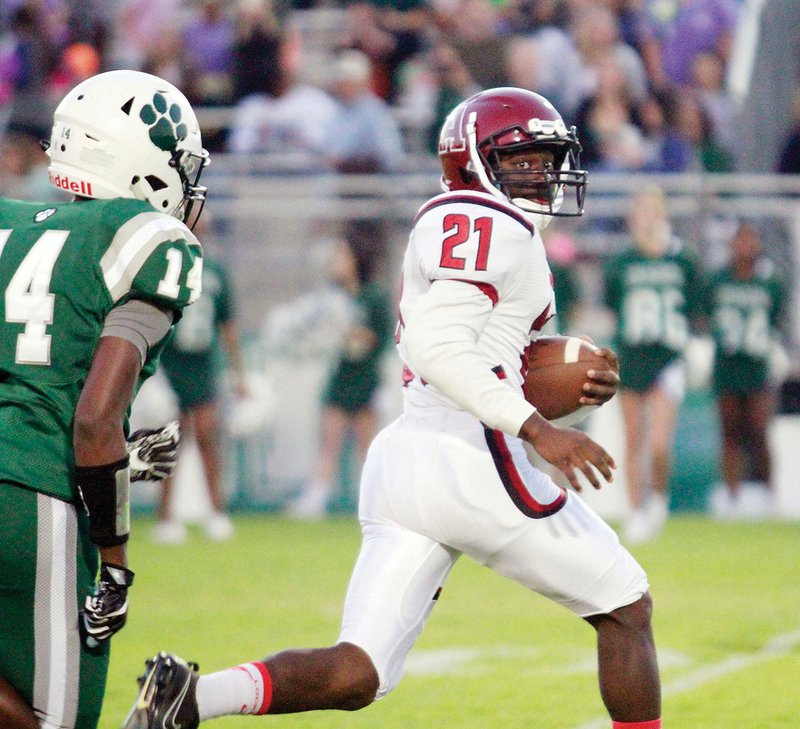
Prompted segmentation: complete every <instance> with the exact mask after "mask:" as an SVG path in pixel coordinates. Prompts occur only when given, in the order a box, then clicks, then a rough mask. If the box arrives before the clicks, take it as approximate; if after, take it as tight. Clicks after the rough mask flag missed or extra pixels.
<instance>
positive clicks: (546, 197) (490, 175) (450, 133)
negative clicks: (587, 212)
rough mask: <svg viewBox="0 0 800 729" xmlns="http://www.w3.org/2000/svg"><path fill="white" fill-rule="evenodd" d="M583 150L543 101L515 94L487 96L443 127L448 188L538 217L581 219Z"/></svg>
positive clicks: (469, 102)
mask: <svg viewBox="0 0 800 729" xmlns="http://www.w3.org/2000/svg"><path fill="white" fill-rule="evenodd" d="M580 149H581V147H580V143H579V142H578V139H577V136H576V134H575V128H574V127H572V128H571V129H567V127H566V125H565V124H564V122H563V120H562V119H561V115H560V114H559V113H558V111H557V110H556V109H555V107H553V106H552V104H550V102H549V101H547V99H545V98H544V97H542V96H539V95H538V94H535V93H533V92H531V91H525V90H523V89H516V88H499V89H490V90H488V91H482V92H479V93H478V94H475V95H474V96H472V97H470V98H469V99H467V100H466V101H464V102H462V103H461V104H459V106H457V107H456V108H455V109H454V110H453V111H452V112H451V113H450V115H449V116H448V118H447V120H446V121H445V123H444V125H443V127H442V132H441V136H440V139H439V158H440V161H441V163H442V171H443V176H442V185H443V187H444V188H445V189H447V190H481V191H483V192H488V193H490V194H492V195H495V196H496V197H502V198H504V199H506V200H508V201H509V202H511V203H512V204H514V205H516V206H517V207H520V208H521V209H523V210H525V211H526V212H530V213H536V214H539V215H547V216H564V217H566V216H578V215H582V214H583V205H584V199H585V193H586V184H587V176H588V175H587V173H586V171H584V170H581V169H580ZM526 157H527V158H528V159H527V161H526ZM508 160H512V161H513V162H514V163H513V164H509V163H508ZM567 201H569V204H568V205H566V206H564V203H565V202H567Z"/></svg>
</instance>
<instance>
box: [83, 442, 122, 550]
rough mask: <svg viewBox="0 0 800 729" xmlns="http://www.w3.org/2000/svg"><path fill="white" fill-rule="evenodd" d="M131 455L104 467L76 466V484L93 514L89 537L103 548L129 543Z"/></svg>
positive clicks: (91, 514) (86, 505)
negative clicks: (129, 465)
mask: <svg viewBox="0 0 800 729" xmlns="http://www.w3.org/2000/svg"><path fill="white" fill-rule="evenodd" d="M128 460H129V459H128V456H125V458H121V459H120V460H119V461H116V462H114V463H108V464H105V465H103V466H76V467H75V481H76V483H77V485H78V492H79V493H80V495H81V498H82V499H83V503H84V506H85V507H86V511H87V512H88V514H89V536H90V538H91V540H92V541H93V542H94V543H95V544H96V545H98V546H99V547H113V546H116V545H118V544H124V543H125V542H127V541H128V535H129V533H130V530H131V529H130V521H131V519H130V498H129V495H130V478H129V474H128Z"/></svg>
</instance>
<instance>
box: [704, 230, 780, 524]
mask: <svg viewBox="0 0 800 729" xmlns="http://www.w3.org/2000/svg"><path fill="white" fill-rule="evenodd" d="M730 252H731V259H730V262H729V263H728V265H726V266H724V267H723V268H722V269H720V270H719V271H717V272H715V273H714V274H712V275H711V276H710V277H709V282H708V286H707V287H706V289H705V296H704V305H705V306H704V308H705V311H706V313H707V314H708V317H709V321H710V325H711V334H712V336H713V339H714V345H715V352H714V375H713V389H714V393H715V395H716V397H717V407H718V410H719V422H720V427H721V429H722V454H721V470H722V477H723V480H724V482H725V490H724V491H722V492H721V493H720V494H719V495H716V494H715V495H712V498H715V500H718V501H719V504H717V506H718V509H716V510H715V511H718V513H719V514H720V516H723V517H731V518H735V517H737V516H747V515H748V514H747V512H748V509H749V508H750V505H749V504H748V503H747V500H746V499H743V498H742V496H743V495H744V494H743V493H742V481H743V480H744V479H743V477H744V475H745V471H746V468H745V467H746V466H747V464H748V460H749V461H750V468H749V471H750V474H749V475H750V476H751V480H752V481H754V482H757V483H759V484H761V486H762V488H761V490H760V491H759V492H758V494H756V495H757V496H766V497H768V496H769V491H768V489H769V483H770V475H771V463H770V462H771V458H770V451H769V444H768V441H767V428H768V426H769V421H770V419H771V418H772V414H773V412H774V410H775V399H776V398H775V388H774V387H773V386H772V384H771V382H770V379H769V358H770V351H771V344H772V342H773V341H774V340H775V339H776V338H777V337H778V328H779V326H780V323H781V320H782V318H783V315H784V307H785V304H786V299H787V295H786V289H785V284H784V282H783V281H782V279H781V277H780V275H779V274H778V272H777V270H776V267H775V265H774V264H773V263H772V262H771V261H769V260H767V259H766V258H764V257H763V255H762V246H761V237H760V234H759V232H758V229H757V228H756V227H755V226H753V225H752V224H750V223H747V222H745V223H742V224H741V225H740V226H739V228H738V230H737V232H736V234H735V235H734V237H733V239H732V240H731V244H730ZM759 500H760V501H762V502H768V501H769V499H768V498H766V499H764V498H762V499H759ZM713 505H714V504H712V506H713Z"/></svg>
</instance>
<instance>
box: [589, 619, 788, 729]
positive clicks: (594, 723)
mask: <svg viewBox="0 0 800 729" xmlns="http://www.w3.org/2000/svg"><path fill="white" fill-rule="evenodd" d="M798 645H800V628H799V629H797V630H793V631H790V632H789V633H781V634H780V635H776V636H775V637H774V638H772V639H771V640H769V641H768V642H767V643H765V644H764V646H763V647H762V648H761V649H760V650H758V651H756V652H755V653H739V654H736V655H732V656H730V657H728V658H726V659H724V660H722V661H719V662H718V663H710V664H708V665H707V666H700V668H697V669H696V670H694V671H689V672H688V673H687V674H686V675H684V676H679V677H678V678H675V679H673V680H672V681H669V682H667V683H665V684H664V686H663V687H662V695H663V696H675V695H676V694H682V693H684V692H686V691H693V690H694V689H696V688H699V687H700V686H702V685H703V684H706V683H710V682H711V681H715V680H716V679H718V678H722V677H723V676H728V675H730V674H731V673H735V672H736V671H741V670H744V669H746V668H751V667H752V666H755V665H757V664H758V663H764V662H766V661H770V660H772V659H773V658H779V657H781V656H785V655H786V654H787V653H789V652H791V651H792V650H794V649H795V648H796V647H797V646H798ZM608 724H609V721H608V717H607V716H603V717H599V718H597V719H592V720H591V721H588V722H586V723H585V724H580V725H579V726H577V727H575V729H607V727H608Z"/></svg>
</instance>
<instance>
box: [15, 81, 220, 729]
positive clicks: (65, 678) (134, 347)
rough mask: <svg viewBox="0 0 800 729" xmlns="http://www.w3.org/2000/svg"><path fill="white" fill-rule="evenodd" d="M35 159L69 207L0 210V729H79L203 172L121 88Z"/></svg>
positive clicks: (192, 247) (158, 96)
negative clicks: (133, 429)
mask: <svg viewBox="0 0 800 729" xmlns="http://www.w3.org/2000/svg"><path fill="white" fill-rule="evenodd" d="M47 152H48V155H49V157H50V167H49V174H50V181H51V182H52V183H53V185H55V186H56V187H58V188H60V189H62V190H66V191H68V192H70V193H71V194H72V195H74V199H73V200H72V201H71V202H65V203H60V202H59V203H44V202H42V203H36V202H20V201H16V200H8V199H0V289H2V291H3V292H4V295H3V296H2V297H0V574H2V576H3V589H2V591H0V615H2V620H0V726H3V727H12V728H13V729H39V728H40V727H47V728H55V727H59V728H60V729H94V727H96V726H97V723H98V719H99V715H100V708H101V704H102V698H103V692H104V688H105V681H106V672H107V668H108V659H109V641H108V639H109V638H110V637H111V635H113V634H114V633H115V632H117V631H118V630H119V629H120V628H121V627H122V625H123V624H124V622H125V617H126V613H127V589H128V587H129V586H130V585H131V583H132V578H133V573H132V572H131V571H130V570H129V569H128V564H127V555H126V541H127V539H128V532H129V494H128V489H129V482H130V473H129V455H128V445H127V444H126V438H125V435H126V431H127V414H128V410H129V406H130V403H131V400H132V399H133V397H134V396H135V394H136V392H137V389H138V387H139V384H140V383H141V381H142V380H143V379H144V378H145V377H147V376H148V375H150V374H151V373H152V372H153V370H154V368H155V366H156V363H157V360H158V357H159V353H160V351H161V348H162V347H163V345H164V342H165V340H166V339H167V337H168V336H169V334H170V332H171V329H172V325H173V323H174V321H175V320H177V318H178V317H179V316H180V313H181V310H182V309H183V307H185V306H186V305H188V304H190V303H192V302H193V301H194V300H195V299H196V298H197V297H198V296H199V294H200V290H199V289H200V276H201V272H202V252H201V249H200V244H199V243H198V241H197V239H196V237H195V236H194V234H193V233H192V232H191V230H190V229H189V227H187V224H186V223H187V222H191V220H192V218H191V217H190V216H192V213H193V209H195V208H197V207H199V208H202V203H203V201H204V200H205V195H206V190H205V188H203V187H200V186H199V184H198V183H199V176H200V172H201V171H202V169H203V167H204V166H205V165H206V164H207V161H208V155H207V153H206V152H205V150H204V149H203V147H202V144H201V138H200V128H199V124H198V122H197V118H196V117H195V114H194V112H193V111H192V109H191V106H190V105H189V103H188V102H187V100H186V98H185V97H184V95H183V94H182V93H181V92H180V91H179V90H178V89H176V88H175V87H174V86H172V85H171V84H169V83H167V82H165V81H163V80H162V79H160V78H157V77H155V76H150V75H148V74H144V73H139V72H136V71H112V72H109V73H103V74H99V75H97V76H94V77H91V78H89V79H88V80H86V81H84V82H82V83H81V84H79V85H78V86H76V87H75V88H74V89H73V90H72V91H70V92H69V93H68V94H67V95H66V97H65V98H64V99H63V101H62V102H61V103H60V104H59V106H58V107H57V109H56V111H55V114H54V120H53V128H52V135H51V138H50V142H49V146H48V150H47ZM195 212H196V211H195ZM197 214H199V213H197ZM144 450H145V449H144V448H141V449H138V450H137V453H138V454H139V455H142V453H143V452H144Z"/></svg>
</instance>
